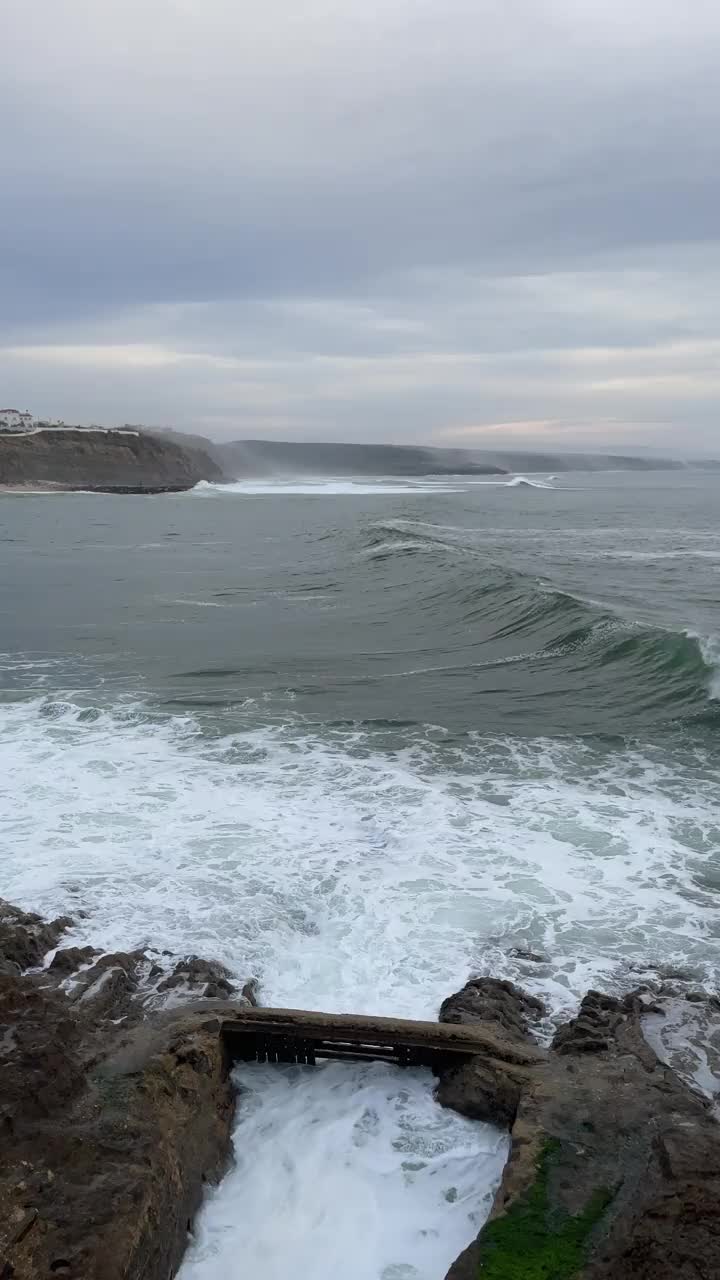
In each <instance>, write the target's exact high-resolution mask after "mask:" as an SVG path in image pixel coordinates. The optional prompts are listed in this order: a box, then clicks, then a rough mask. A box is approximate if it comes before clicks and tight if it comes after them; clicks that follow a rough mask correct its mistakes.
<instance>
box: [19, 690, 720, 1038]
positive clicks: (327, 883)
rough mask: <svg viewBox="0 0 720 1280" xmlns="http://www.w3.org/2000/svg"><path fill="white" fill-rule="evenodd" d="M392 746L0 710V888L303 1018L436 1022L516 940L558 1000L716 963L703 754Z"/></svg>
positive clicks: (534, 977) (100, 939) (327, 734)
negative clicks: (651, 973)
mask: <svg viewBox="0 0 720 1280" xmlns="http://www.w3.org/2000/svg"><path fill="white" fill-rule="evenodd" d="M406 737H407V746H405V747H404V748H402V749H400V750H397V749H386V747H385V745H384V741H385V740H384V738H383V736H382V732H381V731H380V730H371V729H366V730H363V729H352V728H349V727H341V728H337V729H335V730H328V729H326V730H325V731H324V734H323V735H320V734H319V733H314V732H310V731H308V730H307V729H305V728H303V727H302V725H296V726H294V727H293V726H286V727H280V726H277V727H267V726H266V727H262V728H248V729H247V730H246V731H244V732H233V733H230V734H228V735H226V736H221V737H214V736H208V735H207V734H206V733H204V732H203V730H202V727H201V725H200V723H199V722H198V721H196V720H195V719H194V718H193V717H192V716H185V717H176V718H173V719H153V718H151V717H149V716H147V715H145V714H144V713H143V711H142V710H141V709H137V708H136V709H132V708H130V709H127V710H126V711H125V712H123V713H120V714H118V713H115V714H111V713H109V712H107V711H96V710H93V709H92V708H80V707H78V706H75V705H73V704H72V703H65V704H63V703H60V702H57V701H55V700H48V701H45V702H43V701H40V700H37V701H35V702H33V703H28V702H22V703H15V704H9V705H6V706H4V707H2V708H1V709H0V811H2V813H3V814H4V815H5V817H4V822H3V829H2V835H3V846H4V858H3V871H4V892H5V893H6V894H7V896H9V897H10V898H13V899H15V900H16V901H18V902H19V903H21V904H22V905H27V906H32V907H36V908H39V909H41V910H45V911H50V912H58V911H60V910H69V911H70V912H72V911H73V910H77V909H83V910H85V911H87V912H88V917H87V920H85V921H84V922H83V924H82V934H83V936H84V937H88V938H89V939H90V940H91V941H93V942H95V943H97V944H98V945H101V946H104V947H106V948H108V949H116V948H127V947H129V946H134V945H137V944H139V943H143V942H146V941H147V942H151V943H154V944H156V945H158V946H160V947H167V948H169V949H171V950H173V951H175V952H186V951H188V950H197V951H200V952H202V953H204V954H206V955H213V956H216V957H218V958H219V959H222V960H224V961H226V962H227V963H229V964H230V965H231V966H232V967H233V968H234V969H235V970H236V971H237V972H238V974H240V975H243V976H248V974H249V973H251V972H252V973H254V974H256V975H257V976H258V977H259V978H260V980H261V982H262V984H263V998H264V1000H265V1001H266V1002H273V1001H274V1002H276V1003H287V1004H290V1005H295V1006H300V1007H302V1006H305V1007H309V1006H312V1005H315V1006H316V1007H320V1008H326V1009H336V1010H340V1009H351V1010H355V1011H357V1012H363V1011H367V1012H376V1013H378V1012H379V1013H396V1014H399V1015H403V1014H404V1015H406V1016H420V1017H422V1016H432V1015H434V1013H435V1011H436V1009H437V1006H438V1003H439V1001H440V1000H441V999H442V998H443V997H444V996H445V995H447V994H448V992H449V991H450V990H451V989H452V988H453V987H454V986H455V985H457V984H459V983H461V982H463V981H464V980H465V978H466V977H467V974H468V972H469V971H470V970H471V969H482V970H484V971H486V972H492V971H497V972H503V973H506V974H507V973H508V971H509V970H511V968H512V966H511V964H510V962H509V961H508V959H507V957H506V955H505V952H506V951H507V950H508V949H509V948H510V947H512V946H513V945H520V944H522V943H523V942H527V943H529V944H531V945H532V947H533V948H534V949H538V948H540V949H541V950H544V952H545V953H546V954H547V956H548V966H547V968H546V970H544V971H543V972H542V973H539V974H538V973H537V972H536V971H535V969H534V968H533V971H532V972H531V973H530V974H529V975H528V974H522V975H521V976H522V980H523V981H525V982H526V983H527V982H530V984H531V985H532V984H533V982H535V984H536V986H537V987H538V989H540V988H541V989H542V990H543V991H544V993H545V995H546V996H547V995H548V994H549V995H550V997H551V999H552V1001H553V1002H554V1006H555V1009H556V1011H558V1012H560V1011H565V1010H567V1009H570V1008H572V1007H573V1006H574V1004H575V1002H576V1000H577V998H578V997H579V996H580V995H581V994H582V993H583V992H584V990H586V989H587V986H588V985H589V984H590V983H591V982H595V983H601V984H605V985H606V986H607V985H613V984H615V985H616V986H617V985H618V984H622V982H623V981H624V975H625V973H626V969H627V967H628V966H629V965H631V964H642V963H648V962H654V961H662V962H667V963H675V964H677V963H683V964H685V965H688V964H692V965H696V966H698V967H699V969H702V970H703V971H704V972H706V973H707V974H708V976H709V977H711V978H712V977H713V976H714V975H713V974H712V973H710V970H709V969H708V965H709V964H711V958H712V954H713V951H712V947H709V945H708V944H709V942H712V940H713V939H714V937H715V932H716V929H717V915H716V905H717V904H716V898H715V893H714V887H713V886H714V879H713V877H714V876H715V875H716V874H717V871H718V867H717V846H718V843H719V840H720V807H719V806H718V799H717V797H718V794H720V788H719V786H718V784H719V783H720V777H719V776H718V770H717V768H716V767H714V766H713V764H712V763H711V762H710V761H707V760H701V759H700V757H699V754H698V751H697V750H692V751H690V750H689V749H688V755H687V758H686V759H684V760H683V757H682V755H681V754H680V753H677V752H676V753H675V754H674V755H673V756H668V755H667V753H665V752H663V751H662V750H660V749H659V748H658V749H657V750H652V749H651V748H649V747H648V748H646V749H644V750H641V749H639V748H637V749H632V750H631V749H628V750H625V751H622V752H617V751H606V750H603V749H602V748H598V747H593V746H592V745H590V744H588V743H587V742H582V741H576V742H563V741H560V742H552V741H549V740H548V741H543V740H532V741H527V742H523V741H520V740H518V741H513V740H512V739H507V740H506V739H500V738H490V737H487V738H485V737H478V738H477V739H472V738H471V737H470V738H464V739H462V740H461V741H459V742H456V743H453V742H452V741H446V740H445V737H444V735H443V734H442V733H440V732H439V731H438V732H437V733H435V734H433V732H432V731H421V730H418V731H417V732H414V733H413V732H410V731H408V733H407V735H406ZM708 957H710V959H709V958H708Z"/></svg>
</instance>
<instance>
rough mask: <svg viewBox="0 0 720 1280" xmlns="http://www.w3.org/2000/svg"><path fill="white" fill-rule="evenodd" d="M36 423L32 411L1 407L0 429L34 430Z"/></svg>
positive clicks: (13, 430)
mask: <svg viewBox="0 0 720 1280" xmlns="http://www.w3.org/2000/svg"><path fill="white" fill-rule="evenodd" d="M34 425H35V423H34V420H33V416H32V414H31V413H21V412H20V410H19V409H0V431H12V432H15V431H32V429H33V427H34Z"/></svg>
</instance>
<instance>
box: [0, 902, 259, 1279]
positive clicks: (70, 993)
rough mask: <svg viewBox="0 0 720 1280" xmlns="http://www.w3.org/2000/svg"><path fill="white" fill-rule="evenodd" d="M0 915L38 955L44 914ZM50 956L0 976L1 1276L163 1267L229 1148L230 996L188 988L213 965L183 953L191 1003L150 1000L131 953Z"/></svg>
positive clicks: (159, 1274) (79, 951) (163, 1270)
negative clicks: (225, 1036) (224, 1035)
mask: <svg viewBox="0 0 720 1280" xmlns="http://www.w3.org/2000/svg"><path fill="white" fill-rule="evenodd" d="M4 918H5V920H6V921H7V922H9V927H10V926H11V928H12V931H13V939H14V940H16V941H17V946H16V950H15V952H14V954H21V955H22V958H23V964H24V965H25V967H33V968H34V967H37V964H36V962H37V960H38V959H39V960H41V959H42V955H43V954H44V953H45V950H46V949H47V948H48V947H49V946H53V945H55V942H56V940H57V936H58V934H59V931H60V930H59V926H58V923H57V922H55V924H53V925H45V924H44V922H43V921H42V920H40V919H39V917H29V918H28V917H27V916H26V915H25V913H22V912H20V913H18V912H15V911H14V909H11V910H8V911H6V912H5V915H4ZM8 934H9V928H8V930H7V931H6V936H8ZM58 955H59V959H58V961H57V963H53V964H51V965H50V966H48V968H47V969H43V970H41V971H40V972H37V973H34V972H29V973H21V972H20V966H19V964H18V963H17V962H16V961H14V960H13V961H9V960H7V961H5V962H4V964H5V966H6V967H7V968H8V971H7V972H1V973H0V1277H4V1278H5V1280H8V1278H12V1280H48V1277H50V1276H54V1275H58V1276H68V1277H72V1278H73V1280H130V1278H131V1277H136V1278H139V1277H141V1276H142V1277H143V1280H169V1277H171V1276H172V1275H174V1274H175V1272H176V1270H177V1268H178V1266H179V1264H180V1260H181V1258H182V1255H183V1252H184V1249H185V1247H186V1243H187V1232H188V1226H189V1224H190V1223H191V1222H192V1220H193V1218H194V1216H195V1214H196V1212H197V1210H198V1207H199V1205H200V1203H201V1199H202V1196H203V1193H204V1188H205V1184H206V1183H209V1182H212V1181H213V1180H216V1179H217V1178H218V1177H220V1176H221V1174H222V1172H223V1171H224V1169H225V1167H226V1162H227V1160H228V1157H229V1149H230V1128H231V1122H232V1114H233V1104H234V1098H233V1087H232V1083H231V1079H230V1073H229V1065H230V1064H229V1063H228V1061H227V1060H226V1056H225V1049H224V1046H223V1044H222V1042H221V1038H220V1034H219V1030H220V1022H221V1019H222V1018H223V1017H232V1016H234V1015H236V1014H237V1012H238V1009H239V1008H240V1007H242V1006H243V1005H244V1004H245V1001H243V999H242V997H236V998H235V1000H234V1002H231V1003H228V1002H225V1001H222V1000H218V999H210V1000H208V999H206V998H203V997H201V996H200V995H199V994H198V990H197V988H198V986H200V987H201V988H202V989H205V990H207V989H208V988H211V987H212V985H213V983H216V984H218V987H219V986H220V984H221V983H222V985H223V986H224V985H225V984H226V983H228V978H227V977H226V973H227V971H226V970H224V969H223V967H222V966H221V965H216V964H213V963H212V962H204V961H201V960H200V959H199V958H198V957H190V958H189V960H188V961H184V962H181V965H179V966H177V969H178V970H180V971H181V972H182V975H183V976H182V979H181V980H182V981H183V982H184V983H186V984H187V985H189V986H190V988H191V990H192V994H193V999H192V1001H186V1002H185V1003H184V1004H180V1005H178V1006H176V1007H173V1008H170V1009H153V1008H152V1007H151V1005H150V1004H149V1003H148V990H149V987H148V979H149V973H150V970H151V967H152V965H151V962H150V961H149V959H148V957H147V956H146V954H145V952H143V951H135V952H118V953H116V954H113V955H107V956H97V953H95V952H93V951H92V949H91V948H66V949H65V951H64V952H60V953H58ZM96 957H97V958H96ZM28 958H29V961H30V963H29V965H28V964H27V961H28ZM93 960H94V963H91V964H89V967H88V968H81V969H80V971H79V972H78V964H79V965H80V966H82V965H87V964H88V963H89V962H90V961H93ZM183 966H184V968H183ZM69 974H73V975H75V980H74V981H73V982H72V983H69V984H68V983H67V981H66V979H67V977H68V975H69ZM156 976H157V975H156ZM188 979H189V980H190V981H189V983H188ZM66 988H68V989H67V990H66ZM220 989H221V988H220ZM170 990H171V991H172V990H173V988H172V987H170Z"/></svg>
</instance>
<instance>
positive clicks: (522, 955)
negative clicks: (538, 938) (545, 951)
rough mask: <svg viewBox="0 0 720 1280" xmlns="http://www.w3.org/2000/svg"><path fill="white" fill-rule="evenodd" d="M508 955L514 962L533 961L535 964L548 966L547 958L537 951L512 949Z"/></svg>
mask: <svg viewBox="0 0 720 1280" xmlns="http://www.w3.org/2000/svg"><path fill="white" fill-rule="evenodd" d="M508 955H509V956H510V957H511V958H512V959H513V960H531V961H532V963H533V964H547V956H541V955H540V954H539V953H538V952H537V951H528V950H526V948H525V947H511V948H510V950H509V951H508Z"/></svg>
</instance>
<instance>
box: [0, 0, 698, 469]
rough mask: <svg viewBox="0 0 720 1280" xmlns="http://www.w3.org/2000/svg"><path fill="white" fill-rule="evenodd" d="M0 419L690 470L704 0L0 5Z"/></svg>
mask: <svg viewBox="0 0 720 1280" xmlns="http://www.w3.org/2000/svg"><path fill="white" fill-rule="evenodd" d="M0 29H1V30H2V38H1V39H0V119H2V121H3V127H2V130H1V131H0V163H1V165H2V168H1V169H0V173H1V174H2V180H0V403H1V404H3V405H7V406H12V407H17V408H19V409H26V408H27V409H30V410H31V411H32V412H33V413H35V414H36V415H38V416H50V417H52V418H63V419H65V420H66V421H68V422H86V423H87V422H99V423H102V424H105V425H113V424H117V423H122V422H134V423H145V424H148V425H156V426H157V425H165V426H175V427H178V428H180V429H185V430H192V431H197V432H200V433H203V434H207V435H210V436H212V437H214V438H216V439H232V438H238V437H248V436H250V437H267V438H275V439H308V440H353V441H363V440H366V441H375V442H379V441H389V442H396V443H420V444H438V445H460V446H463V447H468V448H472V447H491V448H500V447H504V448H507V447H512V446H513V445H518V446H522V447H525V446H527V445H537V446H543V447H545V446H550V445H552V446H561V445H566V446H567V447H568V448H587V449H596V448H602V447H612V448H619V447H622V448H630V449H642V448H654V449H656V450H661V451H667V452H673V453H675V454H687V453H703V452H709V453H713V452H714V453H718V452H719V451H720V411H719V406H720V306H718V298H720V164H718V136H719V134H720V77H718V74H717V67H718V65H719V64H720V5H718V3H717V0H382V3H379V2H378V3H372V0H262V3H251V2H250V0H33V2H32V4H22V3H21V2H20V0H0Z"/></svg>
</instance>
